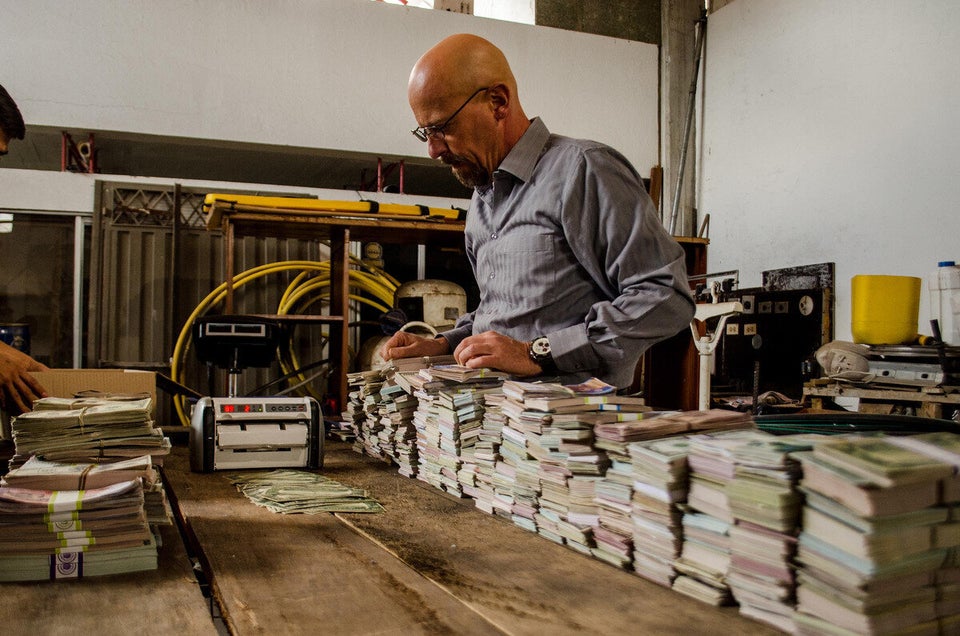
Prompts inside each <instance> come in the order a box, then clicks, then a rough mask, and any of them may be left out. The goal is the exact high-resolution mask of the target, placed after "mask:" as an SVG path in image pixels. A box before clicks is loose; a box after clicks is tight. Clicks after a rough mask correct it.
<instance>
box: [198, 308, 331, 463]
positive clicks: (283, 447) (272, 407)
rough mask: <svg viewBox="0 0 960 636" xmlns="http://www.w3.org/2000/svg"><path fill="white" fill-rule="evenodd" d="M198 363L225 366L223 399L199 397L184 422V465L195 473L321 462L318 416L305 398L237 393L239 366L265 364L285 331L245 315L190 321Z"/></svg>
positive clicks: (312, 401)
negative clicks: (186, 437) (186, 427)
mask: <svg viewBox="0 0 960 636" xmlns="http://www.w3.org/2000/svg"><path fill="white" fill-rule="evenodd" d="M193 329H194V332H193V336H194V342H195V343H196V347H197V353H198V356H199V357H200V359H201V360H202V361H203V362H206V363H207V364H208V365H215V366H218V367H220V368H224V369H227V370H228V372H229V379H230V381H229V389H228V391H229V393H230V395H229V396H227V397H202V398H200V399H199V400H198V401H197V403H196V405H194V407H193V414H192V417H191V422H190V428H191V431H190V467H191V469H193V470H194V471H196V472H210V471H214V470H225V469H229V470H233V469H239V468H280V467H306V468H320V467H322V466H323V434H324V429H323V418H322V415H321V411H320V405H319V403H318V402H317V401H316V400H315V399H313V398H311V397H237V396H236V395H235V393H236V386H237V382H236V377H237V375H238V374H239V373H240V371H241V370H242V369H243V368H244V367H250V366H269V365H270V363H271V361H272V360H273V358H274V356H275V354H276V350H277V346H278V345H279V343H280V342H281V341H283V339H284V338H286V333H285V332H284V330H283V328H282V326H281V325H280V324H279V323H276V322H273V321H269V320H264V319H259V318H257V317H251V316H215V317H208V318H201V319H199V320H198V321H197V322H196V323H195V324H194V327H193Z"/></svg>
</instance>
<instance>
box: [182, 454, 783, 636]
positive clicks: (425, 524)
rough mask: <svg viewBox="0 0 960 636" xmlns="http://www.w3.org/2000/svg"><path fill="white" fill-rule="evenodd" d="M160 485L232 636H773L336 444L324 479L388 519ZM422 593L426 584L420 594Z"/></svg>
mask: <svg viewBox="0 0 960 636" xmlns="http://www.w3.org/2000/svg"><path fill="white" fill-rule="evenodd" d="M188 466H189V462H188V460H187V454H186V450H185V449H183V448H176V449H175V450H174V454H173V455H172V456H171V457H170V458H168V460H167V475H168V480H169V481H170V482H171V483H172V484H173V487H174V489H175V491H176V492H177V495H178V498H179V501H180V506H181V508H182V510H183V511H184V513H185V514H186V517H187V521H188V523H189V524H190V526H191V528H192V529H193V532H194V533H195V534H196V537H197V540H198V541H199V543H200V545H201V546H202V549H203V552H204V555H205V558H206V560H207V563H208V566H209V568H210V571H211V573H212V585H213V587H214V591H215V595H216V596H217V597H218V598H220V599H221V602H222V603H223V610H224V613H225V620H226V621H227V623H228V625H229V626H230V627H231V629H232V630H233V631H235V633H237V634H250V633H264V632H267V631H270V632H274V633H316V630H317V629H319V628H320V627H321V626H322V627H323V628H324V630H325V631H327V630H330V631H332V632H333V633H337V634H368V633H378V634H384V633H386V634H392V633H396V634H400V633H403V634H411V633H431V634H436V633H454V634H493V633H505V634H517V635H522V634H530V635H534V634H537V635H540V634H551V635H561V634H613V633H629V634H640V633H647V634H684V635H685V634H689V633H697V634H724V635H727V634H730V633H751V634H775V633H778V632H776V630H773V629H771V628H768V627H766V626H764V625H762V624H759V623H756V622H753V621H750V620H748V619H745V618H742V617H741V616H740V615H739V614H738V612H737V610H736V608H714V607H710V606H707V605H704V604H702V603H699V602H697V601H695V600H692V599H689V598H687V597H684V596H682V595H680V594H677V593H675V592H673V591H671V590H668V589H666V588H662V587H660V586H658V585H656V584H654V583H651V582H649V581H646V580H644V579H642V578H640V577H638V576H637V575H635V574H633V573H630V572H626V571H622V570H618V569H617V568H614V567H613V566H610V565H607V564H605V563H603V562H601V561H598V560H596V559H592V558H590V557H587V556H584V555H582V554H579V553H577V552H575V551H573V550H571V549H568V548H565V547H562V546H559V545H556V544H554V543H551V542H550V541H548V540H546V539H544V538H542V537H540V536H538V535H536V534H533V533H530V532H527V531H525V530H522V529H520V528H518V527H517V526H514V525H513V524H511V523H509V522H507V521H505V520H503V519H499V518H497V517H494V516H491V515H488V514H485V513H483V512H481V511H479V510H477V509H476V508H475V507H474V506H473V502H472V500H469V499H464V500H460V499H455V498H453V497H451V496H449V495H446V494H443V493H441V492H439V491H438V490H436V489H434V488H433V487H431V486H429V485H427V484H424V483H422V482H420V481H417V480H412V479H408V478H405V477H402V476H401V475H399V474H398V473H397V472H396V468H395V467H391V466H388V465H387V464H385V463H383V462H380V461H379V460H375V459H372V458H369V457H362V456H360V455H358V454H357V453H355V452H353V451H352V450H351V449H350V447H349V445H347V444H343V443H339V442H330V443H329V444H328V449H327V457H326V463H325V466H324V469H323V471H322V473H323V474H324V475H326V476H328V477H330V478H332V479H335V480H337V481H340V482H341V483H344V484H348V485H350V486H356V487H362V488H366V489H367V490H368V491H370V493H371V495H373V496H374V497H375V498H377V500H379V501H380V502H381V503H382V504H383V505H384V506H385V507H386V512H385V513H382V514H375V515H369V514H354V515H346V514H343V515H317V516H302V515H276V514H273V513H270V512H268V511H266V510H264V509H261V508H257V507H256V506H254V505H253V504H252V503H249V502H247V501H246V499H245V498H244V497H243V496H242V495H240V494H239V493H238V492H237V491H236V490H235V489H234V488H233V486H232V485H230V483H229V482H228V481H227V479H226V478H225V476H224V475H223V474H220V473H215V474H206V475H198V474H193V473H190V472H189V470H188ZM428 580H429V581H428Z"/></svg>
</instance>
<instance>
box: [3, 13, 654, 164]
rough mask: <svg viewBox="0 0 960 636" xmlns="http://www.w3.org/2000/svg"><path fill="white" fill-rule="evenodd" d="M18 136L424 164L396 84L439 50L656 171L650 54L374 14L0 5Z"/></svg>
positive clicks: (620, 44) (573, 130)
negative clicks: (165, 140) (244, 145)
mask: <svg viewBox="0 0 960 636" xmlns="http://www.w3.org/2000/svg"><path fill="white" fill-rule="evenodd" d="M0 15H3V16H4V25H3V36H2V37H0V60H3V64H2V73H3V74H2V79H0V82H2V83H3V85H4V86H5V87H6V88H7V90H9V91H10V93H11V94H12V95H14V96H15V98H16V99H17V101H18V103H19V104H20V106H21V110H22V111H23V113H24V117H25V119H26V121H27V124H28V125H46V126H56V127H69V128H71V129H75V130H111V131H124V132H133V133H147V134H153V135H170V136H178V137H188V138H199V139H213V140H229V141H240V142H251V143H269V144H280V145H291V146H302V147H308V148H320V149H333V150H348V151H359V152H367V153H375V154H377V155H380V156H385V157H390V156H414V157H422V156H424V155H425V149H424V146H423V145H422V144H421V143H420V142H418V141H416V140H415V139H414V138H413V136H412V135H410V133H409V132H408V131H409V130H410V129H411V128H413V126H414V125H415V122H414V120H413V117H412V114H411V113H410V110H409V107H408V106H407V100H406V83H407V77H408V75H409V71H410V68H411V67H412V66H413V64H414V62H415V61H416V60H417V58H418V57H419V56H420V55H421V54H422V53H423V52H424V51H425V50H426V49H427V48H429V47H430V46H432V45H433V44H434V43H436V42H437V41H439V40H440V39H442V38H443V37H445V36H446V35H449V34H452V33H457V32H473V33H476V34H478V35H481V36H484V37H487V38H488V39H490V40H491V41H493V42H494V43H495V44H497V45H498V46H500V47H501V48H502V49H503V51H504V52H505V53H506V55H507V57H508V58H509V59H510V61H511V64H512V66H513V67H514V72H515V74H516V76H517V78H518V81H519V82H520V97H521V99H522V101H523V104H524V107H525V110H526V111H527V113H528V114H530V115H531V116H532V115H541V116H542V117H543V118H544V121H545V122H546V123H547V125H548V127H550V129H551V130H553V131H554V132H558V133H563V134H568V135H572V136H582V137H590V138H594V139H598V140H600V141H604V142H607V143H609V144H611V145H613V146H615V147H616V148H618V149H619V150H620V151H621V152H623V153H624V154H625V155H626V156H627V157H628V158H629V159H630V160H631V161H633V162H634V163H635V165H636V167H637V169H638V170H639V171H640V172H641V173H643V174H648V173H649V169H650V167H651V166H653V165H655V164H656V163H657V148H658V146H657V47H656V46H653V45H650V44H643V43H638V42H630V41H627V40H618V39H614V38H608V37H602V36H596V35H588V34H583V33H574V32H570V31H563V30H559V29H551V28H545V27H534V26H530V25H525V24H517V23H513V22H503V21H500V20H492V19H486V18H479V17H475V16H469V15H461V14H455V13H449V12H445V11H425V10H423V9H416V8H408V7H401V6H395V5H388V4H385V3H380V2H369V0H271V1H270V2H263V1H259V0H204V1H203V2H197V1H196V0H170V1H165V2H154V1H152V0H125V1H123V2H118V1H106V0H100V1H98V0H30V1H29V2H23V1H22V0H0Z"/></svg>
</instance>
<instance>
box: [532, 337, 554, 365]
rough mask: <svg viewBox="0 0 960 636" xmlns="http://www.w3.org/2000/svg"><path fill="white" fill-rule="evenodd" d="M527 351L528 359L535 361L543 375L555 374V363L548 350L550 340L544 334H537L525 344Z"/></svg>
mask: <svg viewBox="0 0 960 636" xmlns="http://www.w3.org/2000/svg"><path fill="white" fill-rule="evenodd" d="M527 353H528V354H529V355H530V359H531V360H533V361H534V362H536V363H537V364H538V365H539V366H540V368H541V369H543V375H555V374H556V373H557V364H556V362H554V361H553V355H552V354H551V352H550V340H548V339H547V337H546V336H538V337H536V338H534V339H533V342H531V343H530V344H529V345H528V346H527Z"/></svg>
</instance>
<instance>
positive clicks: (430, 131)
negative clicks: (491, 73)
mask: <svg viewBox="0 0 960 636" xmlns="http://www.w3.org/2000/svg"><path fill="white" fill-rule="evenodd" d="M487 90H490V87H489V86H485V87H483V88H478V89H477V90H475V91H474V92H473V95H471V96H470V97H468V98H467V101H465V102H463V104H461V105H460V108H458V109H457V110H455V111H453V114H452V115H450V116H449V117H447V120H446V121H445V122H443V123H442V124H434V125H432V126H417V127H416V128H414V129H413V130H411V131H410V132H411V133H412V134H413V136H414V137H416V138H417V139H419V140H420V141H423V142H426V141H428V140H429V139H430V138H431V137H435V138H437V139H443V129H444V128H446V127H447V126H449V125H450V122H452V121H453V118H454V117H456V116H457V115H459V114H460V111H461V110H463V109H464V108H466V107H467V104H469V103H470V102H472V101H473V98H474V97H476V96H477V95H479V94H480V93H482V92H484V91H487Z"/></svg>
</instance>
